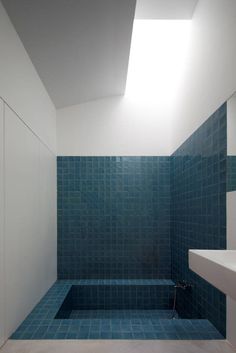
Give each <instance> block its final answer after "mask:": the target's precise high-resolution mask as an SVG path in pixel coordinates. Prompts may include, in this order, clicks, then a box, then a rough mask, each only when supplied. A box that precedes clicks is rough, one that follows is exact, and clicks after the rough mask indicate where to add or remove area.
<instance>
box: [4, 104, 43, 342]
mask: <svg viewBox="0 0 236 353" xmlns="http://www.w3.org/2000/svg"><path fill="white" fill-rule="evenodd" d="M5 193H6V201H5V220H6V221H5V255H6V256H5V271H6V313H7V315H6V326H7V335H10V334H11V333H12V332H13V331H14V330H15V329H16V327H17V326H18V325H19V324H20V323H21V321H22V320H23V319H24V318H25V316H26V315H27V314H28V313H29V312H30V310H31V309H32V308H33V306H34V305H35V304H36V303H37V301H38V300H39V299H40V295H41V291H40V285H41V284H40V283H39V279H40V276H39V274H40V266H41V264H40V260H41V258H40V255H39V244H40V232H39V229H40V219H39V194H40V190H39V140H38V139H37V138H36V137H35V136H34V135H33V134H32V133H31V131H30V130H29V129H28V128H27V127H26V126H25V125H24V124H23V123H22V121H21V120H20V119H19V118H18V117H17V116H16V115H15V113H14V112H13V111H12V110H11V109H9V108H8V107H7V106H6V107H5Z"/></svg>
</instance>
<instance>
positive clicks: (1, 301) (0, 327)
mask: <svg viewBox="0 0 236 353" xmlns="http://www.w3.org/2000/svg"><path fill="white" fill-rule="evenodd" d="M3 121H4V120H3V101H2V100H1V99H0V346H1V345H2V343H3V342H4V339H5V326H4V317H5V288H4V286H3V285H1V284H3V282H4V189H3V187H4V181H3V178H4V173H3V158H4V141H3V136H4V133H3V130H4V124H3Z"/></svg>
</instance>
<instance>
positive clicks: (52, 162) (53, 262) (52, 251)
mask: <svg viewBox="0 0 236 353" xmlns="http://www.w3.org/2000/svg"><path fill="white" fill-rule="evenodd" d="M39 190H40V213H41V221H40V232H41V243H40V246H41V249H40V252H41V254H42V261H41V265H42V272H43V273H44V280H43V283H44V286H45V287H49V286H50V285H51V284H52V282H54V281H55V280H56V278H57V218H56V217H57V212H56V210H57V196H56V193H57V180H56V156H55V155H53V154H52V153H51V152H50V151H49V150H48V149H47V148H46V147H45V146H44V145H43V144H41V143H40V187H39Z"/></svg>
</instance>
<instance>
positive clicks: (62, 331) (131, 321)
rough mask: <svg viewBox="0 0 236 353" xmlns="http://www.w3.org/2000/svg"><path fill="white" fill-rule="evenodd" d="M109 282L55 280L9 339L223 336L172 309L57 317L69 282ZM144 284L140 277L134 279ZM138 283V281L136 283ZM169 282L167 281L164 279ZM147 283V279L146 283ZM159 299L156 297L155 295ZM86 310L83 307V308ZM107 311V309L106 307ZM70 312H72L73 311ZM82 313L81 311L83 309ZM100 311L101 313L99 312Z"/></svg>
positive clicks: (211, 337)
mask: <svg viewBox="0 0 236 353" xmlns="http://www.w3.org/2000/svg"><path fill="white" fill-rule="evenodd" d="M101 283H102V285H108V286H109V285H110V284H112V283H114V282H113V281H111V282H109V281H107V282H104V281H102V282H95V281H89V280H87V281H84V280H60V281H57V282H56V283H55V284H54V285H53V286H52V287H51V288H50V290H49V291H48V293H47V294H46V295H45V296H44V298H43V299H42V300H41V301H40V302H39V304H38V305H37V306H36V307H35V308H34V310H33V311H32V312H31V313H30V315H29V316H28V317H27V318H26V320H25V321H24V322H23V323H22V324H21V325H20V327H19V328H18V329H17V330H16V332H15V333H14V334H13V335H12V337H11V338H12V339H163V340H166V339H176V340H182V339H201V340H205V339H206V340H210V339H223V337H222V335H221V334H220V333H219V332H218V331H217V330H216V329H215V327H214V326H213V325H212V324H211V323H210V322H209V321H208V320H187V319H186V320H172V319H170V317H171V310H164V312H163V310H160V311H158V310H151V312H150V310H142V311H141V312H140V310H138V312H135V311H134V310H132V315H131V316H130V311H129V310H123V311H119V316H118V317H117V316H116V315H114V314H115V313H114V312H113V313H112V317H111V318H109V317H108V316H107V315H106V316H105V317H101V315H99V316H96V315H94V312H93V316H92V317H89V316H88V315H87V314H88V313H87V312H86V316H85V315H81V316H80V317H77V316H71V317H70V318H68V319H62V318H58V319H56V318H55V316H56V315H57V312H58V310H59V309H60V307H61V305H62V303H63V301H64V299H65V297H66V295H67V294H68V292H69V291H70V290H71V287H72V286H87V285H88V286H91V285H95V286H96V285H99V284H101ZM135 283H136V285H140V286H142V285H143V280H139V281H138V282H137V281H136V282H135ZM137 283H139V284H137ZM166 283H167V284H166V285H168V282H166ZM132 284H133V282H132V280H131V282H128V281H117V282H116V285H117V286H120V285H121V286H132ZM146 284H147V283H146ZM148 285H149V286H159V285H161V286H163V283H162V282H159V280H156V281H155V280H153V281H149V283H148ZM157 300H158V298H157ZM85 311H86V310H82V312H85ZM106 312H107V310H106ZM72 314H73V313H72ZM82 314H83V313H82ZM100 314H101V313H100Z"/></svg>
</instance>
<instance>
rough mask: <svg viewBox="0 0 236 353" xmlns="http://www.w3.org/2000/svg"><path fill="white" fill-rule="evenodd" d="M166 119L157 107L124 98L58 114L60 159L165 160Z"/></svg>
mask: <svg viewBox="0 0 236 353" xmlns="http://www.w3.org/2000/svg"><path fill="white" fill-rule="evenodd" d="M169 131H170V125H169V119H168V116H167V114H165V112H163V111H161V110H159V109H158V108H157V107H156V105H155V104H154V105H152V104H151V102H149V103H148V104H147V103H145V102H142V101H139V102H134V101H133V100H130V99H128V98H126V97H112V98H105V99H99V100H96V101H93V102H88V103H85V104H79V105H74V106H71V107H68V108H64V109H59V110H58V111H57V140H58V155H59V156H76V155H77V156H78V155H79V156H166V155H169V152H170V140H169V136H170V134H169Z"/></svg>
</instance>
